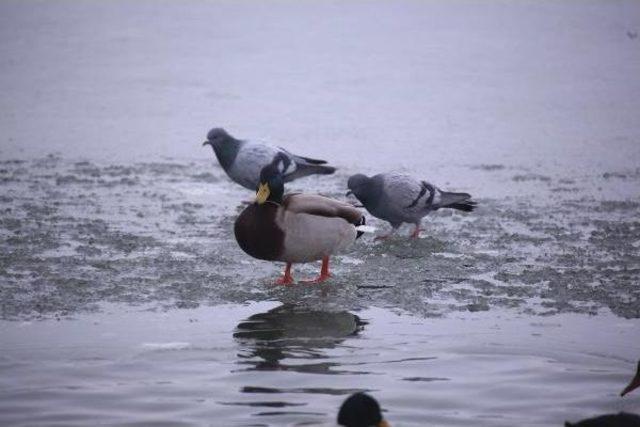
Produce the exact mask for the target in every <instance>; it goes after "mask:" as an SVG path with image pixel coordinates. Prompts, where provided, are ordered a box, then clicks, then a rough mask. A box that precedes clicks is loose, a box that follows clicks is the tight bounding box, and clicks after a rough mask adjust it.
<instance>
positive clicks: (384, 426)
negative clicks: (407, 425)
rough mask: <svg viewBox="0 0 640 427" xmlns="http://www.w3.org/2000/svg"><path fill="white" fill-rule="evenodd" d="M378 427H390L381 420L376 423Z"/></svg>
mask: <svg viewBox="0 0 640 427" xmlns="http://www.w3.org/2000/svg"><path fill="white" fill-rule="evenodd" d="M378 427H391V424H389V423H388V422H387V421H386V420H382V421H380V422H379V423H378Z"/></svg>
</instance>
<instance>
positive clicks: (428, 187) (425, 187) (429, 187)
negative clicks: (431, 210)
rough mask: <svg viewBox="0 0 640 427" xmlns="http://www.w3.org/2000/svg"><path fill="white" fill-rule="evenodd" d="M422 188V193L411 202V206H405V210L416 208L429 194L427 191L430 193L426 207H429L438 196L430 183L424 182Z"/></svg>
mask: <svg viewBox="0 0 640 427" xmlns="http://www.w3.org/2000/svg"><path fill="white" fill-rule="evenodd" d="M420 184H421V187H420V193H419V194H418V197H416V198H415V199H414V200H413V202H411V204H410V205H408V206H405V207H404V208H405V209H411V208H413V207H415V206H416V205H417V204H418V202H419V201H420V199H421V198H422V197H424V195H425V194H426V193H427V191H428V192H429V197H428V198H427V201H426V202H425V206H428V205H430V204H431V202H432V201H433V197H434V196H435V194H436V189H435V187H434V186H433V185H431V184H429V183H428V182H425V181H422V182H421V183H420Z"/></svg>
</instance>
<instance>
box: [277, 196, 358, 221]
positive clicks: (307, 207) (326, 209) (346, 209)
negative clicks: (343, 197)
mask: <svg viewBox="0 0 640 427" xmlns="http://www.w3.org/2000/svg"><path fill="white" fill-rule="evenodd" d="M283 207H284V208H285V209H286V210H287V211H288V212H292V213H305V214H309V215H316V216H322V217H328V218H342V219H344V220H345V221H347V222H349V223H350V224H353V225H361V224H363V217H364V215H363V214H362V212H360V211H359V210H358V209H356V208H354V207H353V206H351V205H348V204H346V203H342V202H339V201H337V200H333V199H330V198H328V197H323V196H318V195H315V194H289V195H287V196H285V198H284V200H283Z"/></svg>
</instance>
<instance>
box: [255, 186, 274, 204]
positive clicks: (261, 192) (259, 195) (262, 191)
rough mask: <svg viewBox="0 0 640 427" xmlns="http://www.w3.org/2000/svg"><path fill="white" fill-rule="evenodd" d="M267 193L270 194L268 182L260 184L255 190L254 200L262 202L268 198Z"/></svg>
mask: <svg viewBox="0 0 640 427" xmlns="http://www.w3.org/2000/svg"><path fill="white" fill-rule="evenodd" d="M269 194H271V190H269V184H260V185H259V186H258V191H257V192H256V202H258V204H259V205H261V204H263V203H264V202H266V201H267V199H268V198H269Z"/></svg>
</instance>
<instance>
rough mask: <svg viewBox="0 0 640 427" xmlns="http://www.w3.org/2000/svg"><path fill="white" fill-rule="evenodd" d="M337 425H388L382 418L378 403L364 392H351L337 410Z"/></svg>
mask: <svg viewBox="0 0 640 427" xmlns="http://www.w3.org/2000/svg"><path fill="white" fill-rule="evenodd" d="M338 425H341V426H345V427H368V426H376V427H390V426H389V423H388V422H386V421H385V420H384V418H382V413H381V412H380V405H379V404H378V402H377V401H376V400H375V399H374V398H373V397H371V396H369V395H368V394H365V393H355V394H352V395H351V396H349V397H348V398H347V400H345V401H344V403H343V404H342V406H341V407H340V411H339V412H338Z"/></svg>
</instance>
